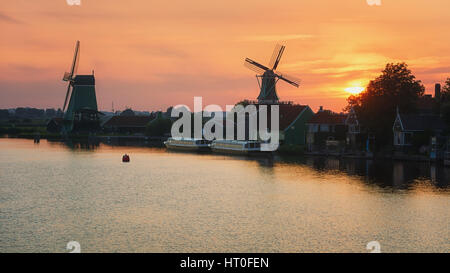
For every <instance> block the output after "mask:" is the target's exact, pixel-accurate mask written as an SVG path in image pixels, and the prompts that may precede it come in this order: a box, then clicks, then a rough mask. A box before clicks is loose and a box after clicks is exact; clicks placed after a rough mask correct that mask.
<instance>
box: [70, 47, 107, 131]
mask: <svg viewBox="0 0 450 273" xmlns="http://www.w3.org/2000/svg"><path fill="white" fill-rule="evenodd" d="M79 56H80V41H77V43H76V46H75V54H74V57H73V62H72V66H71V70H70V72H66V73H64V78H63V81H67V82H69V85H68V86H67V92H66V98H65V100H64V106H63V111H64V121H63V128H62V131H63V133H65V134H66V133H72V132H92V131H96V130H98V129H99V127H100V122H99V114H101V113H100V112H98V107H97V98H96V95H95V77H94V73H92V75H76V71H77V67H78V60H79ZM71 91H72V92H71ZM69 94H70V96H69ZM69 97H70V100H69V104H68V105H67V100H68V99H69ZM66 106H67V109H66Z"/></svg>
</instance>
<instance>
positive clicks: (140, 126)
mask: <svg viewBox="0 0 450 273" xmlns="http://www.w3.org/2000/svg"><path fill="white" fill-rule="evenodd" d="M153 118H154V117H153V116H131V115H130V116H128V115H125V116H122V115H120V116H113V117H111V118H110V119H109V120H107V121H106V122H105V123H104V124H103V125H102V127H103V130H104V131H105V132H111V133H120V134H143V133H145V129H146V128H147V125H148V124H149V123H150V121H152V120H153Z"/></svg>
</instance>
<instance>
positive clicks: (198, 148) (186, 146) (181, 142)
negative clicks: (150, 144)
mask: <svg viewBox="0 0 450 273" xmlns="http://www.w3.org/2000/svg"><path fill="white" fill-rule="evenodd" d="M210 143H211V142H210V141H208V140H205V139H195V138H169V139H167V140H166V141H164V145H165V146H166V147H167V149H171V150H180V151H192V152H207V151H210V148H209V144H210Z"/></svg>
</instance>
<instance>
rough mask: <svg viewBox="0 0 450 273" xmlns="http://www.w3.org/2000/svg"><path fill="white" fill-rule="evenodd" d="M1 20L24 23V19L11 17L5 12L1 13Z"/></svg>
mask: <svg viewBox="0 0 450 273" xmlns="http://www.w3.org/2000/svg"><path fill="white" fill-rule="evenodd" d="M0 21H3V22H7V23H13V24H22V23H23V22H22V21H19V20H17V19H15V18H13V17H10V16H8V15H6V14H3V13H0Z"/></svg>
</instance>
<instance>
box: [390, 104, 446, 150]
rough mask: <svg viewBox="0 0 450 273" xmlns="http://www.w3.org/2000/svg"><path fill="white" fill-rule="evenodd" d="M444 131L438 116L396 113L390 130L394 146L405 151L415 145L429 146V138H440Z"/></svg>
mask: <svg viewBox="0 0 450 273" xmlns="http://www.w3.org/2000/svg"><path fill="white" fill-rule="evenodd" d="M445 129H446V124H445V122H444V121H443V120H442V118H441V117H440V116H438V115H423V114H412V115H405V114H401V113H400V112H399V111H397V116H396V118H395V121H394V126H393V128H392V130H393V131H394V146H396V147H397V148H402V150H405V149H406V148H407V147H411V146H415V145H426V144H429V141H430V137H433V136H440V135H441V134H442V133H443V132H444V131H445Z"/></svg>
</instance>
